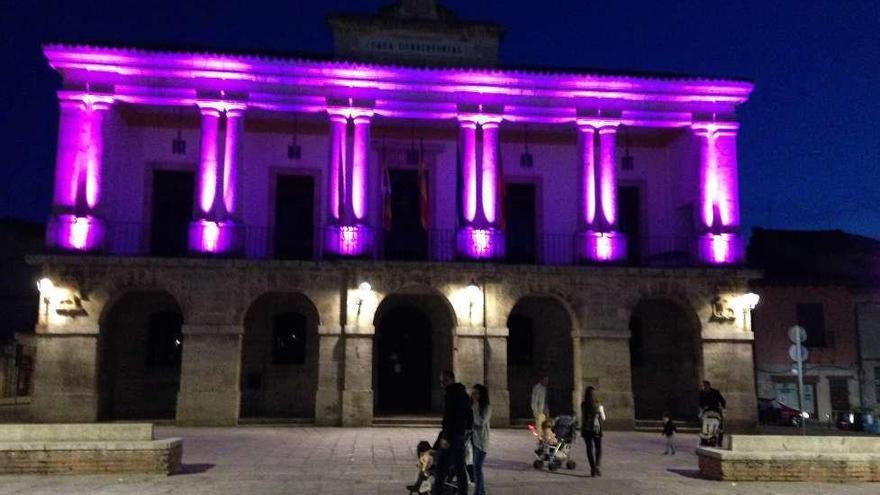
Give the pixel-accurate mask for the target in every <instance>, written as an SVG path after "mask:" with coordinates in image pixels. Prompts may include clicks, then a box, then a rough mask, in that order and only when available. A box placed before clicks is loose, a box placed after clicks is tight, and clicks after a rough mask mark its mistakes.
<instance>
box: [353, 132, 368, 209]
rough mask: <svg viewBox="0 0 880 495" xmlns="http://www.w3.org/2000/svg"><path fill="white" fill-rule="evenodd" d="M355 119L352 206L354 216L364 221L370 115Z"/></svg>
mask: <svg viewBox="0 0 880 495" xmlns="http://www.w3.org/2000/svg"><path fill="white" fill-rule="evenodd" d="M353 121H354V138H353V139H352V158H351V162H352V163H351V207H352V212H353V213H354V218H355V220H357V221H359V222H360V221H363V220H364V217H365V216H366V214H367V168H368V166H369V158H370V154H369V153H370V150H369V144H370V117H368V116H364V115H362V116H358V117H355V118H354V119H353Z"/></svg>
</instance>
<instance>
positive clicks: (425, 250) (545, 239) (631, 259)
mask: <svg viewBox="0 0 880 495" xmlns="http://www.w3.org/2000/svg"><path fill="white" fill-rule="evenodd" d="M166 227H167V226H166ZM322 234H323V232H315V234H314V235H313V236H311V237H309V236H301V237H300V238H299V239H287V238H280V237H279V236H278V235H277V234H276V232H275V230H274V229H273V228H271V227H254V226H243V227H239V228H237V231H236V235H234V237H235V239H237V241H236V246H235V249H234V250H233V253H232V254H229V255H223V256H221V257H223V258H240V259H299V260H312V261H318V260H322V259H338V258H339V257H340V256H339V255H338V254H333V253H331V250H325V249H324V246H322V245H321V244H322V243H321V240H322V239H323V238H324V236H323V235H322ZM375 234H376V235H377V239H376V241H377V242H376V247H375V249H374V250H373V251H372V252H370V253H367V254H365V255H363V256H361V257H360V258H362V259H376V260H389V261H433V262H454V261H463V260H462V258H461V257H460V256H458V255H457V253H456V231H455V230H453V229H445V230H431V231H428V232H427V233H426V234H425V233H422V234H421V236H422V238H423V239H424V242H420V243H415V244H414V245H412V246H407V245H406V244H405V243H404V244H401V243H397V244H396V245H394V246H384V245H383V243H382V232H381V231H379V232H377V233H375ZM371 235H372V233H371ZM695 239H696V238H695V237H691V236H651V237H640V238H639V239H637V240H632V239H630V240H628V244H629V246H630V249H631V252H630V253H628V255H627V257H626V259H625V260H623V261H621V262H618V263H616V265H623V266H635V267H687V266H697V265H700V263H699V261H698V259H699V258H698V256H697V242H696V240H695ZM581 240H582V237H580V236H578V235H576V234H540V235H539V236H538V240H537V242H536V243H535V244H536V245H535V246H530V245H529V246H525V247H523V246H518V247H517V249H508V254H507V259H504V260H501V261H500V262H501V263H507V264H514V265H548V266H572V265H583V264H587V263H586V262H584V261H583V260H582V259H581V258H580V256H579V253H580V251H579V246H578V242H580V241H581ZM510 241H511V240H508V242H510ZM187 246H188V243H187V229H185V228H183V226H181V227H180V228H179V229H169V228H164V233H163V235H156V233H153V232H151V225H150V224H145V223H125V222H122V223H108V224H107V228H106V235H105V245H104V249H103V250H102V251H100V252H101V253H103V254H106V255H111V256H130V257H139V256H144V257H178V258H179V257H205V255H201V254H192V253H190V252H189V250H188V249H187ZM332 251H336V252H344V251H343V250H340V249H336V250H332ZM633 251H634V252H633Z"/></svg>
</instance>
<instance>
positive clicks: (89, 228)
mask: <svg viewBox="0 0 880 495" xmlns="http://www.w3.org/2000/svg"><path fill="white" fill-rule="evenodd" d="M48 227H49V228H48V229H47V243H48V245H49V246H50V247H58V248H61V249H66V250H71V251H95V250H97V249H99V248H100V247H101V246H102V245H103V243H104V233H105V227H104V223H103V222H102V221H101V220H99V219H97V218H94V217H90V216H85V217H83V216H80V217H77V216H76V215H71V214H61V215H53V216H52V218H51V219H50V220H49V226H48Z"/></svg>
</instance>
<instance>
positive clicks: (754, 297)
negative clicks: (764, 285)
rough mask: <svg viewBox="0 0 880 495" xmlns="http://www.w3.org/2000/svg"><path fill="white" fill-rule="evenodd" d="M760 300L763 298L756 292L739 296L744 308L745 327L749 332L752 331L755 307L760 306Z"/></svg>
mask: <svg viewBox="0 0 880 495" xmlns="http://www.w3.org/2000/svg"><path fill="white" fill-rule="evenodd" d="M760 300H761V296H759V295H758V294H755V293H754V292H747V293H745V294H743V295H741V296H739V302H740V305H741V306H742V308H743V326H744V327H745V329H746V331H747V332H751V331H752V321H751V320H752V318H751V316H752V310H753V309H755V306H757V305H758V302H759V301H760Z"/></svg>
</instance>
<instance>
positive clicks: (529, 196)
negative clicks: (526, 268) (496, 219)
mask: <svg viewBox="0 0 880 495" xmlns="http://www.w3.org/2000/svg"><path fill="white" fill-rule="evenodd" d="M504 187H505V194H504V212H505V219H506V222H507V230H506V231H505V233H504V236H505V239H504V242H505V249H506V252H507V261H508V262H509V263H521V264H529V263H534V262H535V246H536V245H537V243H536V242H535V241H536V240H537V239H536V237H537V227H536V222H535V218H536V216H535V213H536V210H535V185H534V184H507V185H505V186H504Z"/></svg>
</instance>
